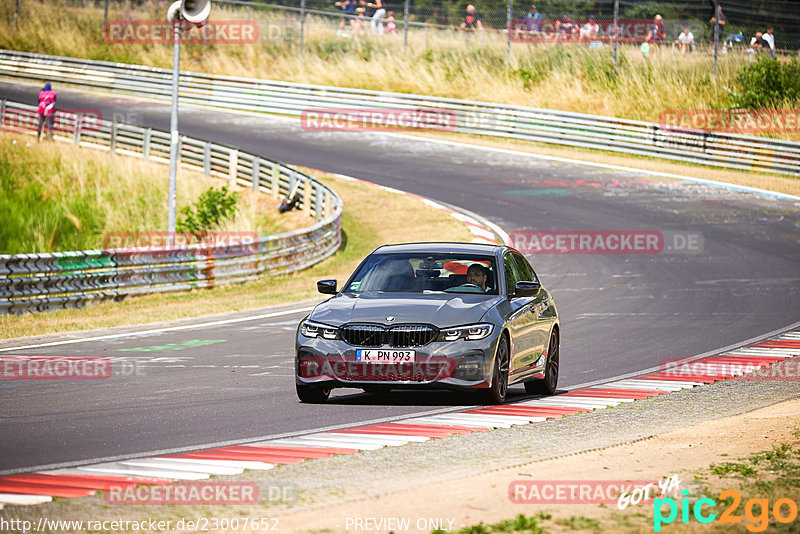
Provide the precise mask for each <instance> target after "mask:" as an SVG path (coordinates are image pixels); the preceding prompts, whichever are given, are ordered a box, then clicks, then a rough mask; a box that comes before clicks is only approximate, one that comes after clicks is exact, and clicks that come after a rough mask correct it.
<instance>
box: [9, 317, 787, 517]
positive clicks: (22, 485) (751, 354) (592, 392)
mask: <svg viewBox="0 0 800 534" xmlns="http://www.w3.org/2000/svg"><path fill="white" fill-rule="evenodd" d="M798 355H800V329H798V330H793V331H789V332H786V333H783V334H780V335H778V336H775V337H772V338H769V339H766V340H762V341H758V342H755V343H752V344H750V345H746V346H743V347H740V348H737V349H735V350H730V351H726V352H722V353H720V354H716V355H713V356H706V357H703V358H700V359H696V360H691V367H690V369H699V370H701V371H702V372H697V373H694V374H692V373H685V372H681V373H676V374H672V373H667V372H661V371H656V372H649V373H646V374H643V375H641V376H636V377H631V378H626V379H624V380H617V381H613V382H609V383H605V384H601V385H595V386H589V387H581V388H578V389H573V390H570V391H567V392H566V393H560V394H557V395H553V396H549V397H540V398H535V399H531V400H527V401H523V402H519V403H514V404H504V405H500V406H484V407H478V408H470V409H468V410H464V411H461V412H453V413H443V414H437V415H430V416H422V417H415V418H409V419H404V420H401V421H397V422H389V423H381V424H370V425H366V426H359V427H354V428H347V429H343V430H333V431H326V432H317V433H312V434H307V435H303V436H298V437H293V438H282V439H272V440H267V441H261V442H257V443H248V444H246V445H232V446H226V447H216V448H213V449H202V450H197V451H191V452H183V453H179V454H171V455H162V456H154V457H150V458H138V459H132V460H119V461H115V462H106V463H99V464H93V465H86V466H80V467H74V468H70V469H56V470H51V471H40V472H36V473H28V474H18V475H8V476H2V477H0V505H3V504H8V505H34V504H43V503H46V502H50V501H51V500H52V499H53V498H54V497H64V498H68V497H83V496H88V495H92V494H94V493H96V492H97V491H103V490H108V489H109V488H111V487H115V488H123V489H125V488H128V487H134V486H137V485H162V484H169V483H172V482H179V481H199V480H206V479H208V478H210V477H212V476H222V475H238V474H241V473H242V472H244V471H245V470H267V469H272V468H274V467H275V466H278V465H288V464H298V463H301V462H304V461H307V460H315V459H323V458H330V457H332V456H334V455H339V454H355V453H357V452H359V451H363V450H376V449H380V448H383V447H396V446H400V445H405V444H407V443H411V442H423V441H428V440H430V439H438V438H446V437H449V436H453V435H458V434H470V433H472V432H486V431H489V430H491V429H494V428H509V427H511V426H513V425H525V424H530V423H543V422H545V421H547V420H548V419H555V418H558V417H563V416H565V415H576V414H580V413H582V412H591V411H593V410H599V409H602V408H609V407H613V406H617V405H619V404H622V403H626V402H634V401H637V400H641V399H646V398H648V397H655V396H658V395H666V394H669V393H670V392H672V391H680V390H683V389H690V388H693V387H696V386H701V385H704V384H709V383H712V382H717V381H720V380H726V379H729V378H733V377H735V376H740V375H744V374H746V373H747V372H751V371H753V370H757V369H760V368H763V367H766V366H769V365H772V364H774V363H776V362H780V361H782V360H785V359H787V358H792V357H794V356H798Z"/></svg>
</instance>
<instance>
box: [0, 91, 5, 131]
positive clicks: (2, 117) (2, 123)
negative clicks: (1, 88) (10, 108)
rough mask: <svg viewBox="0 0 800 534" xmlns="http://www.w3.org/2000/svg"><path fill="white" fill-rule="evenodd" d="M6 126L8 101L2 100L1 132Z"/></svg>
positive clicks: (0, 104)
mask: <svg viewBox="0 0 800 534" xmlns="http://www.w3.org/2000/svg"><path fill="white" fill-rule="evenodd" d="M5 125H6V99H5V98H3V99H0V131H2V130H3V126H5Z"/></svg>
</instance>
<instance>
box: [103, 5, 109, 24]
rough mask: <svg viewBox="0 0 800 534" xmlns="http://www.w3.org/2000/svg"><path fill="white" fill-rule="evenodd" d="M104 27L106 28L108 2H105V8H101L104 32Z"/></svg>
mask: <svg viewBox="0 0 800 534" xmlns="http://www.w3.org/2000/svg"><path fill="white" fill-rule="evenodd" d="M106 26H108V0H106V1H105V6H104V7H103V31H104V32H105V31H106Z"/></svg>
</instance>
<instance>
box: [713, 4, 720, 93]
mask: <svg viewBox="0 0 800 534" xmlns="http://www.w3.org/2000/svg"><path fill="white" fill-rule="evenodd" d="M718 54H719V2H717V0H714V78H716V77H717V56H718Z"/></svg>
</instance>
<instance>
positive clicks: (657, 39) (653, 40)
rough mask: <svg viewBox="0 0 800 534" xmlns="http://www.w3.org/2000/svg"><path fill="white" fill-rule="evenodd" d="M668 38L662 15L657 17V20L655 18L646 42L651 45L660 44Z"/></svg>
mask: <svg viewBox="0 0 800 534" xmlns="http://www.w3.org/2000/svg"><path fill="white" fill-rule="evenodd" d="M666 36H667V30H666V29H664V22H663V21H662V18H661V15H656V16H655V18H653V24H651V25H650V29H649V30H648V32H647V37H645V39H644V42H645V43H650V44H651V45H654V44H659V43H661V42H662V41H663V40H664V38H665V37H666Z"/></svg>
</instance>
